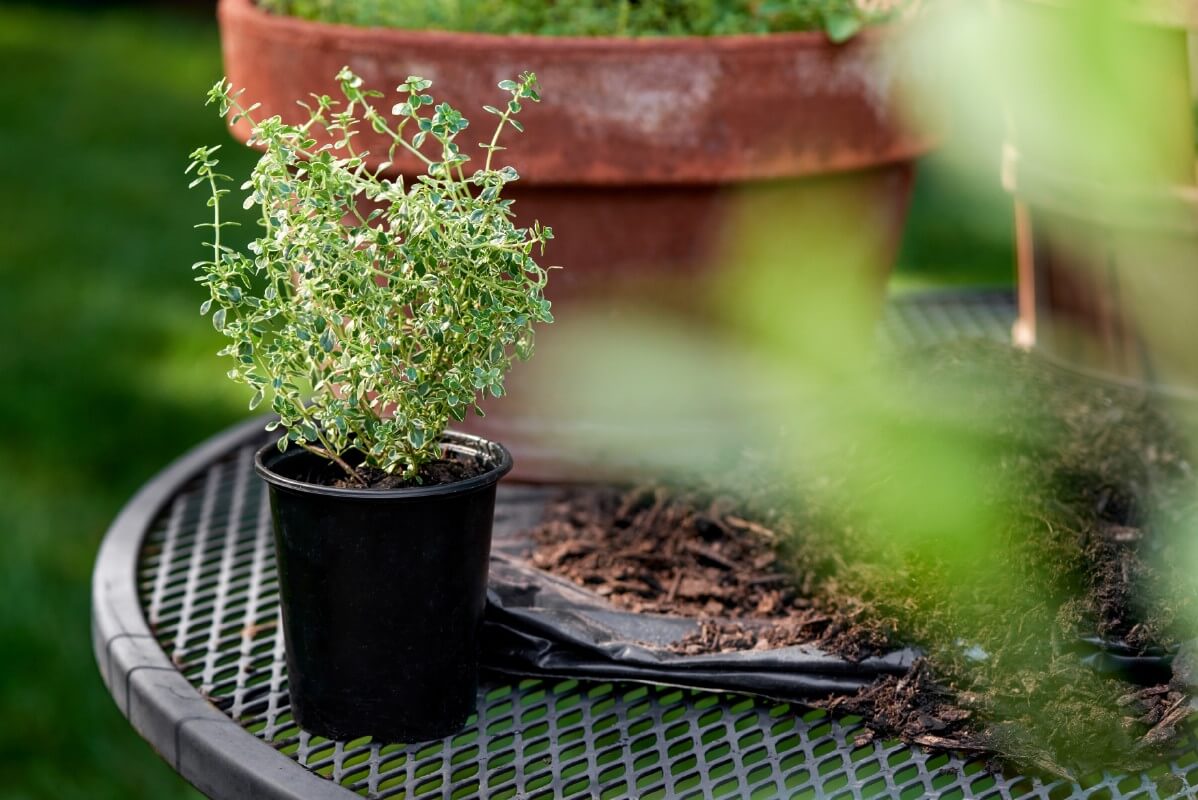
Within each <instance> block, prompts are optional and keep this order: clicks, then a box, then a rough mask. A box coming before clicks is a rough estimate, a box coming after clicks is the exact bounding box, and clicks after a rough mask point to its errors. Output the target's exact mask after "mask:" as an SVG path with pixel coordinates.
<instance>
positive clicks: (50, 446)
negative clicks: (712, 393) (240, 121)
mask: <svg viewBox="0 0 1198 800" xmlns="http://www.w3.org/2000/svg"><path fill="white" fill-rule="evenodd" d="M0 70H2V74H3V75H4V76H5V77H4V79H3V81H0V99H2V100H3V112H0V152H2V153H3V157H0V187H3V191H2V192H0V218H2V219H3V221H4V222H3V227H2V228H0V281H2V282H0V330H3V331H4V333H5V342H4V344H3V345H2V346H0V386H3V388H4V391H2V392H0V419H2V420H3V421H4V422H5V436H4V444H3V445H2V447H3V453H4V457H3V458H0V487H3V488H0V497H3V498H4V499H3V501H0V509H2V510H3V517H2V519H3V525H4V528H3V533H2V535H0V798H3V799H4V800H17V798H48V797H54V798H64V799H67V800H70V799H73V798H88V800H104V799H105V798H170V797H195V796H196V794H195V792H193V791H192V790H190V789H188V788H187V787H186V786H185V785H184V784H183V782H182V781H181V780H179V779H178V778H177V777H176V776H175V775H174V774H173V772H172V771H171V769H170V768H169V767H168V766H167V765H166V764H164V763H163V762H161V761H160V760H159V759H158V758H157V757H156V756H155V755H154V754H153V752H152V751H151V749H150V747H149V746H148V745H147V744H145V743H144V742H143V741H142V740H141V739H140V738H139V737H138V736H137V735H136V734H135V733H134V732H133V730H132V728H130V726H129V725H128V723H127V722H126V721H125V720H124V719H123V718H122V717H121V715H120V714H119V712H118V711H117V710H116V708H115V706H114V705H113V703H112V701H111V700H110V698H109V696H108V694H107V691H106V690H105V689H104V687H103V685H102V683H101V682H100V678H99V675H98V673H97V671H96V667H95V664H94V662H93V659H92V654H91V644H90V639H89V636H90V632H89V618H88V615H89V608H88V605H89V600H90V577H91V568H92V562H93V559H94V556H95V552H96V548H97V546H98V544H99V542H100V539H101V537H102V536H103V533H104V530H105V528H106V526H107V525H108V523H109V522H110V521H111V519H112V518H113V516H114V515H115V514H116V512H117V511H118V509H119V508H120V507H121V505H122V504H123V503H124V501H125V500H126V499H127V498H128V497H129V496H130V495H131V494H132V493H133V492H134V491H135V490H136V489H137V487H138V486H140V485H141V484H142V483H144V482H145V481H146V480H148V479H149V478H150V477H151V476H152V475H153V474H154V473H156V472H157V471H158V470H160V469H161V468H162V467H163V466H164V465H165V464H166V463H167V462H168V461H170V460H171V459H173V458H174V457H175V456H177V455H179V454H180V453H181V452H183V451H184V450H185V449H186V448H188V447H189V446H190V445H192V444H194V443H196V442H198V441H200V440H202V439H204V438H205V437H207V436H209V435H211V434H213V433H215V432H216V431H218V430H220V429H222V428H224V427H226V426H228V425H229V424H231V423H232V422H234V421H235V420H236V419H238V418H240V417H242V416H244V415H245V413H246V411H245V399H246V398H245V397H244V395H243V393H242V392H241V391H240V389H239V388H238V387H235V386H233V385H232V384H230V383H229V382H228V381H226V380H225V378H224V374H223V373H224V367H223V365H222V364H221V363H220V362H219V361H218V360H217V359H216V358H214V357H213V353H214V352H215V351H216V350H217V349H218V347H219V342H218V340H217V337H216V335H215V333H214V332H213V331H212V329H211V327H210V326H209V325H208V324H207V322H205V321H204V320H202V319H201V318H200V317H199V316H198V312H197V308H198V305H199V302H200V300H201V299H202V297H201V292H200V290H199V289H198V288H197V287H196V286H195V285H194V284H193V283H192V280H191V271H190V265H191V263H192V262H193V261H196V260H198V259H199V258H200V257H202V252H201V250H200V247H199V244H198V242H199V240H200V236H199V234H198V233H197V232H196V231H193V230H192V225H193V224H194V223H195V222H197V221H199V220H201V219H202V218H203V215H204V213H205V209H204V208H203V202H204V201H203V197H202V196H201V194H200V193H198V192H188V191H187V190H186V180H185V179H184V177H183V174H182V170H183V167H184V165H185V163H186V155H187V153H188V152H189V151H190V150H192V149H193V148H194V147H196V146H197V145H200V144H206V143H213V142H221V141H226V140H227V139H226V136H225V134H224V131H223V129H222V127H221V125H220V123H219V121H218V120H217V119H216V116H215V114H214V113H212V110H211V109H207V108H204V106H203V101H202V98H203V94H204V91H205V90H206V89H207V88H208V86H210V85H211V84H212V82H213V81H214V80H215V79H216V77H217V76H218V75H219V74H220V54H219V43H218V39H217V35H216V29H215V25H214V23H213V21H212V19H211V17H210V15H205V14H202V13H194V12H192V13H180V12H178V11H171V10H168V9H163V8H158V7H155V8H153V9H149V10H146V9H138V8H123V9H115V10H112V9H109V10H94V9H93V10H87V9H80V8H70V7H66V8H63V7H59V8H46V7H42V6H33V5H25V6H4V7H0ZM222 152H223V158H224V163H225V166H226V168H227V171H229V172H230V173H231V174H234V175H236V174H242V173H244V171H246V170H248V168H249V164H250V162H251V158H250V155H249V153H248V152H246V151H244V150H243V149H242V148H240V147H238V146H236V145H234V144H232V143H231V142H230V143H229V144H228V145H227V146H226V147H225V149H224V150H223V151H222ZM232 205H236V204H232ZM1009 225H1010V223H1009V206H1008V204H1007V203H1006V201H1005V199H1004V198H1002V197H1001V195H1000V194H999V192H998V191H997V189H993V190H990V189H987V190H985V191H981V192H978V191H976V190H975V191H974V192H973V193H971V194H968V195H966V194H962V192H961V190H960V189H959V187H954V185H953V183H952V182H951V181H950V180H949V179H948V177H947V173H946V172H945V171H944V170H943V169H941V168H939V167H936V165H935V164H933V168H932V169H928V170H924V171H923V173H921V177H920V179H919V181H918V184H917V189H916V197H915V207H914V210H913V215H912V219H911V223H910V230H909V234H908V236H907V238H906V241H905V243H904V248H903V256H902V259H901V260H902V264H901V265H900V268H899V271H898V274H897V275H896V278H895V285H896V286H898V287H911V286H923V285H930V284H944V283H953V284H959V283H989V284H993V283H1003V282H1007V281H1009V280H1010V273H1011V266H1010V265H1011V245H1010V238H1009V236H1010V234H1009Z"/></svg>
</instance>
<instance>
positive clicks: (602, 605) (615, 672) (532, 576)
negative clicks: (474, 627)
mask: <svg viewBox="0 0 1198 800" xmlns="http://www.w3.org/2000/svg"><path fill="white" fill-rule="evenodd" d="M560 491H561V490H560V488H557V489H555V488H552V487H524V488H519V489H515V490H513V489H512V488H511V487H507V489H506V491H505V492H502V493H501V494H500V498H501V500H500V504H499V507H498V508H497V509H496V518H495V534H494V544H493V546H492V556H491V577H490V584H489V591H488V606H487V614H486V620H485V624H484V629H483V652H482V658H483V664H484V666H486V667H489V668H491V669H494V670H498V671H502V672H508V673H514V674H517V675H539V676H546V675H547V676H552V677H561V678H590V679H605V680H631V681H644V682H650V683H660V684H668V685H674V686H681V687H688V688H697V689H717V690H727V691H736V692H745V693H749V694H756V695H762V696H766V697H770V698H774V699H778V700H784V701H804V700H815V699H821V698H826V697H829V696H832V695H837V694H850V693H852V692H855V691H857V690H858V689H860V688H862V687H864V686H867V685H869V684H870V683H872V682H873V681H875V680H877V679H878V678H880V677H883V676H885V675H902V674H903V673H905V672H906V671H907V670H908V669H909V668H910V666H911V664H912V663H913V662H914V660H915V659H916V658H918V656H919V652H918V651H917V650H915V649H913V648H905V649H902V650H896V651H894V652H892V653H888V654H885V655H882V656H878V657H873V658H868V659H864V660H862V661H850V660H848V659H845V658H843V657H840V656H837V655H833V654H831V653H827V652H824V651H822V650H820V649H819V648H816V647H811V646H795V647H784V648H778V649H774V650H762V651H758V650H752V651H742V652H736V653H719V654H712V655H681V654H678V653H675V652H672V651H671V650H670V645H671V644H673V643H675V642H678V641H679V640H681V639H683V638H685V637H686V636H688V635H689V634H692V633H695V632H697V631H698V630H699V622H698V620H696V619H691V618H685V617H670V616H664V615H661V614H648V613H633V612H630V611H623V610H621V609H617V608H615V607H614V606H612V605H611V604H610V603H608V602H607V601H606V600H605V599H604V598H602V597H601V596H599V595H597V594H595V593H594V592H590V591H587V590H586V589H583V588H580V587H578V586H576V585H575V584H573V583H571V582H570V581H567V580H565V579H562V578H558V577H556V576H554V575H551V574H549V573H547V572H544V571H542V570H539V569H537V568H535V567H533V566H532V565H531V564H530V563H529V562H528V561H527V555H528V553H529V552H530V551H531V549H532V546H533V543H532V541H531V540H530V539H529V538H528V535H527V534H528V532H529V531H530V530H531V529H532V528H533V527H535V526H536V524H537V523H538V522H539V521H540V520H541V518H542V515H543V513H544V509H545V504H546V502H547V501H551V500H552V499H553V498H554V497H556V496H557V495H558V494H559V493H560ZM739 622H741V624H749V623H746V621H744V620H739ZM1074 649H1075V650H1076V651H1077V653H1078V656H1079V658H1081V659H1082V661H1083V663H1085V664H1087V665H1088V666H1090V667H1091V668H1093V669H1094V670H1095V671H1096V672H1099V673H1102V674H1108V675H1118V676H1119V677H1122V678H1125V679H1127V680H1131V681H1134V682H1137V683H1142V684H1145V685H1153V684H1157V683H1161V682H1164V681H1168V680H1169V679H1170V676H1171V674H1172V673H1174V672H1175V670H1174V668H1173V663H1172V662H1173V660H1174V657H1175V655H1176V651H1153V652H1147V653H1143V652H1137V651H1135V650H1133V649H1132V648H1130V647H1128V646H1126V645H1124V644H1122V643H1120V642H1107V641H1103V640H1102V639H1100V638H1098V637H1085V638H1083V639H1081V640H1079V641H1078V643H1077V646H1076V647H1075V648H1074ZM1192 649H1193V648H1192V647H1191V646H1189V645H1187V647H1186V648H1183V652H1187V653H1188V652H1189V651H1190V650H1192ZM979 657H986V656H985V654H980V655H979ZM1179 677H1180V676H1179ZM1191 677H1192V676H1189V675H1187V676H1185V677H1184V678H1182V680H1183V681H1184V682H1186V683H1190V684H1191V685H1193V684H1194V683H1195V681H1194V680H1192V679H1191Z"/></svg>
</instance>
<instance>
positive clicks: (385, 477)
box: [299, 451, 487, 489]
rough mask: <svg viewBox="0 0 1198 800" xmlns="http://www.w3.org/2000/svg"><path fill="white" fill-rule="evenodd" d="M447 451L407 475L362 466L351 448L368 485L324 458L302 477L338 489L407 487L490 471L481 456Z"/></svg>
mask: <svg viewBox="0 0 1198 800" xmlns="http://www.w3.org/2000/svg"><path fill="white" fill-rule="evenodd" d="M447 455H448V457H446V458H438V459H434V460H432V461H428V462H426V463H425V464H424V465H422V466H421V468H420V472H419V473H418V474H417V475H416V476H415V477H413V478H404V477H403V476H402V475H398V474H388V473H386V472H384V471H383V470H381V469H375V468H374V467H364V466H362V456H361V455H360V454H357V453H355V452H352V451H351V452H350V453H347V454H346V456H345V459H346V462H347V463H348V464H349V465H350V466H352V467H353V468H354V469H355V470H357V472H358V474H359V475H361V476H362V478H364V479H365V480H366V486H365V487H363V486H362V484H361V483H359V482H358V481H356V480H352V479H351V478H349V477H348V476H347V475H346V473H345V470H344V469H343V468H342V467H341V466H339V465H337V464H334V463H330V462H327V461H323V460H322V461H319V462H315V463H316V465H317V466H316V467H315V468H313V469H309V470H308V471H307V472H306V473H305V474H304V475H302V476H299V477H300V478H301V479H302V480H305V481H307V482H308V483H315V484H319V485H321V486H333V487H336V488H338V489H362V488H367V489H406V488H408V487H412V486H440V485H443V484H447V483H456V482H457V481H464V480H467V479H469V478H473V477H475V476H476V475H482V474H483V473H484V472H486V471H487V465H486V464H485V463H484V462H483V461H482V460H481V459H478V458H473V457H470V456H465V455H459V454H457V453H452V452H449V451H447Z"/></svg>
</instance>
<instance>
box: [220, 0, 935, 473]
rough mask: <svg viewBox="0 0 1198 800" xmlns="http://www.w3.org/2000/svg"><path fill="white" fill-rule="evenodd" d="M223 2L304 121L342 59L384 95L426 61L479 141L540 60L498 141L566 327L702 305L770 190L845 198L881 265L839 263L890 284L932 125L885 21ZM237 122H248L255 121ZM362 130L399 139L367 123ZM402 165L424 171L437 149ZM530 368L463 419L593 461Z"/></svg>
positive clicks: (520, 451)
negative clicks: (573, 444) (574, 28)
mask: <svg viewBox="0 0 1198 800" xmlns="http://www.w3.org/2000/svg"><path fill="white" fill-rule="evenodd" d="M219 16H220V24H221V37H222V45H223V48H224V57H225V67H226V72H227V75H228V77H229V79H230V80H231V82H232V83H233V85H234V86H235V87H238V88H244V89H245V90H246V94H245V99H246V100H247V101H249V102H259V103H261V104H262V107H261V109H260V110H259V111H258V112H257V113H258V114H259V115H271V114H279V115H281V116H282V117H283V118H285V119H289V120H298V119H300V118H302V115H303V114H304V113H305V112H304V111H303V110H302V109H300V108H299V107H298V106H297V105H296V100H297V99H299V98H305V97H307V96H308V95H309V94H310V93H313V92H317V93H327V94H329V95H330V96H333V97H337V96H339V92H338V90H337V87H336V84H335V82H334V80H333V76H334V75H335V74H336V73H337V71H338V70H339V69H340V68H341V67H342V66H349V67H350V68H351V69H353V70H354V71H355V72H356V73H357V74H358V75H360V76H361V77H362V78H363V80H364V83H365V85H366V86H367V87H369V88H374V89H378V90H380V91H383V92H385V93H386V97H385V98H383V99H381V100H380V101H379V106H380V108H383V109H385V110H387V111H389V110H390V108H391V106H392V105H393V104H394V103H395V102H397V97H398V96H397V94H396V92H395V87H396V86H397V85H398V84H400V83H402V82H403V81H404V80H405V79H406V78H407V76H408V75H420V76H422V77H425V78H428V79H429V80H432V81H433V88H432V90H431V92H432V94H433V95H434V96H435V97H436V98H437V100H438V101H442V100H444V101H447V102H449V103H450V104H452V105H454V106H455V107H457V108H459V109H460V110H462V111H463V113H465V114H466V115H467V117H469V118H470V119H471V120H472V122H473V126H474V127H473V128H472V130H475V131H477V132H478V135H473V136H472V135H466V136H464V137H463V139H462V142H463V143H466V142H470V143H473V142H475V141H478V140H480V139H484V138H489V133H490V131H491V130H492V128H491V124H490V123H491V121H492V120H493V118H492V117H490V116H489V115H487V114H485V113H483V111H482V106H483V105H487V104H490V105H496V104H498V102H497V101H500V100H502V98H503V93H502V92H501V91H500V90H499V89H498V88H497V87H496V84H497V83H498V82H499V81H500V80H503V79H505V78H512V77H514V76H515V75H517V74H518V73H520V72H522V71H524V70H531V71H533V72H536V73H537V76H538V78H539V80H540V82H541V85H542V87H543V92H542V94H543V97H544V101H543V102H542V103H540V104H537V105H531V106H528V107H527V108H526V110H525V112H524V113H523V114H522V115H521V120H522V121H523V123H524V125H525V129H526V132H525V133H523V134H518V135H517V134H515V133H514V132H512V131H508V132H507V134H505V137H506V138H505V139H504V141H503V144H504V145H505V146H507V147H508V148H509V149H508V150H507V151H505V152H503V153H502V154H501V155H502V156H503V161H502V163H510V164H512V165H514V166H515V167H516V168H517V170H518V171H519V173H520V176H521V179H520V181H519V182H518V183H516V184H514V185H513V186H512V187H510V191H509V196H511V197H513V198H515V200H516V205H515V210H516V213H517V216H518V220H519V222H520V223H522V224H529V223H531V222H532V221H533V220H540V221H541V222H542V223H544V224H547V225H550V226H552V227H553V229H554V233H555V239H554V241H553V242H551V243H550V246H549V248H548V250H547V252H546V254H545V256H544V258H543V259H542V260H541V263H542V264H546V265H559V266H562V267H564V269H563V270H561V271H555V272H554V273H553V275H552V279H551V281H550V285H549V289H548V292H547V295H548V297H549V298H550V299H551V300H552V301H553V304H554V308H553V311H554V315H555V316H556V317H557V319H558V320H559V322H562V323H563V324H565V323H568V322H569V320H570V319H571V318H572V317H573V316H574V315H575V312H579V311H581V310H582V309H583V308H584V307H587V308H588V310H589V311H592V312H594V311H595V310H596V309H598V311H599V313H600V314H601V315H603V316H604V317H605V318H609V319H611V321H612V324H613V325H619V324H620V319H621V318H622V317H623V315H624V314H625V313H626V312H628V311H630V310H631V309H641V310H644V309H659V310H668V311H671V312H681V313H683V314H687V315H691V316H692V317H694V316H695V315H696V314H701V306H702V304H703V301H704V300H706V299H709V295H710V286H709V284H708V280H709V279H710V278H714V277H716V276H717V275H718V274H719V272H720V270H721V269H722V267H723V266H724V263H722V262H725V263H726V262H727V259H728V256H729V254H730V253H734V252H735V250H736V248H735V247H734V246H732V247H730V246H729V243H730V242H734V241H735V239H736V238H737V236H738V232H737V230H735V225H734V224H733V223H732V220H734V219H735V218H736V216H737V213H738V211H737V210H738V208H741V205H740V204H741V203H742V202H743V201H744V197H745V193H746V192H750V193H751V192H753V191H754V190H755V188H760V189H764V190H765V191H769V192H772V193H774V194H773V197H775V198H776V201H777V203H779V204H785V205H784V207H786V208H793V209H794V212H793V213H794V215H795V217H796V223H797V224H796V228H795V229H796V230H801V229H802V225H801V223H802V219H801V218H802V217H803V215H805V214H808V213H809V211H810V210H812V209H820V208H824V207H826V206H827V205H828V203H829V202H837V203H847V204H848V205H846V208H849V209H851V210H849V211H848V212H847V213H846V217H845V220H844V224H845V227H846V230H850V231H853V232H854V234H860V235H861V236H862V237H864V238H866V239H868V240H869V241H870V242H871V243H876V247H875V248H874V253H873V255H872V257H871V259H869V262H870V263H868V264H856V265H836V269H837V270H838V271H839V270H841V269H843V270H844V271H845V273H846V274H849V273H856V275H857V277H859V276H860V275H861V274H867V275H868V278H867V280H868V281H869V282H872V285H873V286H875V287H876V293H875V295H876V298H879V299H880V298H881V296H882V293H883V291H884V287H885V281H886V276H887V274H888V271H889V268H890V265H891V264H892V262H893V259H894V255H895V252H896V250H897V246H898V242H899V239H900V237H901V232H902V227H903V223H904V220H905V218H906V213H907V205H908V200H909V198H910V190H911V182H912V175H913V161H914V159H915V157H917V156H918V155H920V154H922V153H924V152H926V151H927V150H928V149H929V148H930V147H931V144H932V141H933V138H934V134H933V133H928V132H921V131H917V130H915V129H914V128H913V127H911V126H910V125H908V124H907V123H906V117H905V115H904V114H903V110H904V109H903V108H902V107H901V103H904V102H908V101H909V93H908V92H907V91H906V90H907V88H908V82H909V78H910V76H909V75H908V73H907V72H906V71H905V70H904V69H902V68H899V67H897V66H896V64H897V63H898V62H896V61H894V60H893V59H892V58H891V56H890V54H889V53H888V52H886V47H885V46H886V44H887V43H888V42H889V40H890V39H891V38H892V36H893V31H892V30H891V29H888V28H878V29H872V30H868V31H866V32H865V33H864V34H863V35H860V36H858V37H856V38H855V39H853V40H852V41H851V42H849V43H847V44H844V45H834V44H831V43H830V42H829V41H828V40H827V38H826V37H825V36H824V35H823V34H819V33H794V34H774V35H769V36H730V37H714V38H699V37H678V38H653V39H621V38H603V37H597V38H565V37H538V36H494V35H480V34H464V33H446V32H430V31H401V30H391V29H370V28H357V27H352V26H344V25H329V24H322V23H313V22H309V21H305V20H299V19H293V18H287V17H279V16H274V15H270V14H267V13H265V12H263V11H261V10H259V9H258V8H257V7H256V6H254V5H253V3H252V0H221V2H220V6H219ZM925 116H926V117H930V116H932V115H930V114H929V115H925ZM233 132H234V134H235V135H236V136H237V137H238V138H240V139H242V140H243V141H244V140H245V139H246V138H248V135H249V129H248V126H247V125H246V124H245V123H244V122H243V123H241V124H240V125H238V126H237V127H235V128H234V131H233ZM357 141H358V142H359V147H360V148H362V149H367V150H371V151H372V152H374V153H376V154H385V152H386V147H385V145H384V142H383V141H382V140H381V138H380V137H378V135H377V134H375V133H373V131H371V130H370V129H369V128H368V127H364V128H362V129H361V133H360V137H359V139H358V140H357ZM468 152H469V151H468ZM472 155H475V157H476V159H480V158H481V156H480V155H479V154H478V153H477V152H476V153H473V154H472ZM378 160H382V159H381V157H380V158H378ZM376 163H377V161H376ZM395 168H396V170H398V171H401V172H405V173H407V174H414V173H416V172H418V171H420V170H421V165H419V164H418V163H417V162H416V161H415V160H412V159H409V160H400V161H397V162H396V167H395ZM779 235H789V236H790V240H787V241H786V247H787V248H789V250H790V251H793V252H796V253H798V252H800V251H801V250H802V249H803V244H804V243H803V242H802V241H799V239H800V238H801V237H800V236H799V235H798V234H797V233H795V232H794V231H780V232H779ZM791 240H793V241H791ZM802 268H811V265H805V266H804V267H802ZM847 279H848V280H850V281H852V280H856V277H853V276H851V275H850V277H848V278H847ZM802 299H803V298H796V306H795V313H796V314H801V313H803V310H802V304H801V302H799V301H801V300H802ZM699 318H700V319H702V320H703V324H706V323H707V320H705V319H703V318H702V317H699ZM647 344H648V345H649V346H651V343H647ZM538 360H540V359H538ZM529 374H530V371H529V365H523V364H522V365H518V366H517V368H516V369H515V371H514V372H513V373H512V375H511V377H510V378H509V380H508V390H509V392H510V396H508V397H504V398H501V399H499V400H497V401H494V400H491V401H487V402H484V404H483V405H484V408H485V409H486V410H487V417H486V418H485V419H482V420H478V419H472V420H470V421H469V423H468V424H467V425H466V426H464V427H465V428H466V429H467V430H471V431H473V432H476V433H479V434H480V435H483V436H486V437H488V438H491V439H494V440H497V441H501V442H503V443H504V444H505V445H507V446H508V448H509V449H510V450H511V451H512V453H513V455H514V456H515V460H516V467H515V470H514V471H513V476H514V477H517V478H524V479H549V480H568V479H572V478H579V477H585V476H587V475H588V474H590V470H591V467H592V465H590V464H588V463H587V459H586V457H585V456H584V457H582V458H581V459H580V458H578V457H577V455H576V454H570V453H567V452H564V450H563V448H555V446H554V441H555V439H556V438H557V434H556V432H558V431H566V430H568V429H570V428H571V427H572V426H574V425H575V424H576V420H574V419H572V418H570V416H569V412H567V411H563V410H562V409H561V408H560V407H559V406H555V405H554V404H552V403H551V402H550V401H549V400H547V399H546V397H545V392H544V387H543V386H536V385H533V384H532V382H531V380H530V379H529V378H528V377H527V376H528V375H529ZM613 384H614V385H618V384H619V376H613Z"/></svg>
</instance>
